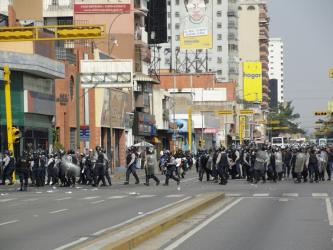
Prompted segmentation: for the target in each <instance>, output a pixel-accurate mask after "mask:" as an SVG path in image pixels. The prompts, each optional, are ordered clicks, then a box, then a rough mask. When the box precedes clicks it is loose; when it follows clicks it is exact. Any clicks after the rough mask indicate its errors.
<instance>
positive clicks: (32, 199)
mask: <svg viewBox="0 0 333 250" xmlns="http://www.w3.org/2000/svg"><path fill="white" fill-rule="evenodd" d="M23 201H38V199H37V198H30V199H25V200H23Z"/></svg>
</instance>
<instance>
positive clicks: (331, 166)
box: [327, 147, 333, 181]
mask: <svg viewBox="0 0 333 250" xmlns="http://www.w3.org/2000/svg"><path fill="white" fill-rule="evenodd" d="M327 154H328V163H327V180H328V181H330V180H331V175H332V171H333V148H332V147H330V148H328V149H327Z"/></svg>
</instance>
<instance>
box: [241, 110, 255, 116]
mask: <svg viewBox="0 0 333 250" xmlns="http://www.w3.org/2000/svg"><path fill="white" fill-rule="evenodd" d="M240 114H241V115H253V114H254V110H252V109H241V110H240Z"/></svg>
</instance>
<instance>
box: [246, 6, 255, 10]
mask: <svg viewBox="0 0 333 250" xmlns="http://www.w3.org/2000/svg"><path fill="white" fill-rule="evenodd" d="M255 9H256V7H254V6H252V5H250V6H249V7H247V10H255Z"/></svg>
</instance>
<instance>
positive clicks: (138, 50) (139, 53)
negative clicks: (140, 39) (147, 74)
mask: <svg viewBox="0 0 333 250" xmlns="http://www.w3.org/2000/svg"><path fill="white" fill-rule="evenodd" d="M135 60H136V61H138V60H139V61H144V62H146V63H150V62H151V51H150V49H149V48H148V46H147V45H146V46H141V45H135ZM137 72H141V71H137Z"/></svg>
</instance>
